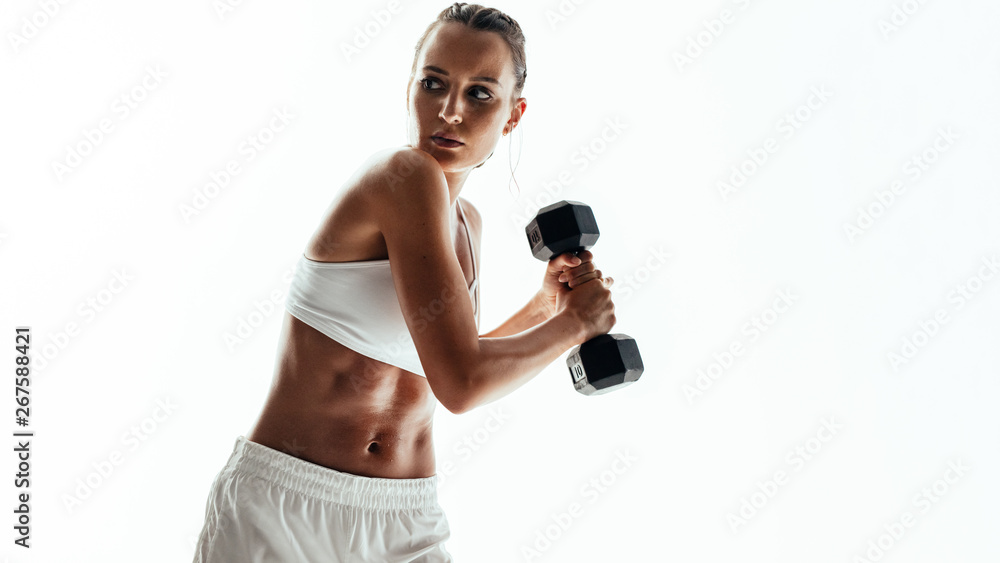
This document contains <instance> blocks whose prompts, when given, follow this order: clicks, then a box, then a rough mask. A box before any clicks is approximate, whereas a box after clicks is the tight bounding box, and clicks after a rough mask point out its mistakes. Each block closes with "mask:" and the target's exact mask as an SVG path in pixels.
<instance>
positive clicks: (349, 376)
mask: <svg viewBox="0 0 1000 563" xmlns="http://www.w3.org/2000/svg"><path fill="white" fill-rule="evenodd" d="M526 75H527V72H526V67H525V58H524V36H523V35H522V33H521V29H520V26H519V25H518V24H517V22H515V21H514V20H513V19H511V18H510V17H509V16H507V15H505V14H503V13H502V12H499V11H498V10H494V9H491V8H484V7H482V6H479V5H477V4H465V3H455V4H454V5H452V6H451V7H449V8H447V9H445V10H444V11H442V12H441V13H440V14H439V16H438V19H437V20H436V21H435V22H433V23H432V24H431V25H430V26H429V27H428V28H427V30H426V31H425V33H424V35H423V37H421V39H420V41H418V43H417V46H416V50H415V54H414V60H413V68H412V70H411V75H410V79H409V83H408V85H407V90H406V107H407V112H408V137H409V139H408V140H409V143H408V144H407V145H404V146H401V147H397V148H391V149H387V150H383V151H381V152H378V153H376V154H374V155H373V156H372V157H371V158H369V160H368V161H367V162H365V163H364V164H363V165H362V166H361V167H360V169H358V170H357V172H356V173H355V174H354V175H353V176H352V177H351V178H350V179H349V180H348V181H347V182H346V183H345V185H344V186H343V187H342V189H341V190H340V191H339V193H338V194H337V195H336V197H335V198H334V201H333V203H332V204H331V205H330V207H329V209H328V210H327V212H326V214H325V217H324V219H323V220H322V221H321V223H320V225H319V228H318V229H317V230H316V232H315V234H314V235H313V237H312V238H311V240H310V241H309V242H308V244H307V245H306V248H305V252H304V253H303V255H302V256H301V257H300V260H299V263H298V266H297V269H296V274H295V277H294V278H293V280H292V284H291V287H290V290H289V295H288V300H287V302H286V311H287V312H286V314H285V315H284V320H283V324H282V328H281V337H280V342H279V349H278V355H277V358H278V359H277V362H276V365H275V373H274V379H273V382H272V385H271V388H270V392H269V394H268V396H267V400H266V402H265V404H264V406H263V409H262V411H261V413H260V417H259V418H258V420H257V422H256V424H255V425H254V426H253V428H252V430H251V431H250V432H249V434H248V435H247V436H246V437H243V436H240V437H239V438H237V440H236V445H235V447H234V448H233V453H232V455H231V457H230V459H229V461H228V463H227V465H226V466H225V468H223V470H222V471H221V472H220V473H219V475H218V477H216V479H215V481H214V483H213V484H212V489H211V492H210V494H209V499H208V503H207V507H206V515H205V525H204V528H203V529H202V532H201V535H200V537H199V542H198V548H197V553H196V557H195V561H205V562H208V561H211V562H230V561H232V562H236V561H239V562H241V563H248V562H257V561H261V562H263V561H285V562H290V561H380V562H387V561H393V562H397V561H398V562H402V561H425V562H431V561H451V560H452V559H451V556H450V555H449V554H448V552H447V551H446V550H445V547H444V542H445V540H447V539H448V537H449V533H450V532H449V528H448V522H447V519H446V517H445V515H444V512H443V511H442V509H441V507H440V505H439V504H438V500H437V488H436V478H435V467H434V447H433V443H432V441H431V421H432V418H433V415H434V408H435V406H436V404H437V403H438V402H440V403H441V404H442V405H443V406H444V407H445V408H446V409H448V410H449V411H451V412H453V413H456V414H457V413H464V412H467V411H469V410H471V409H474V408H476V407H478V406H480V405H483V404H485V403H488V402H491V401H494V400H496V399H498V398H500V397H503V396H504V395H507V394H508V393H510V392H511V391H513V390H514V389H516V388H518V387H519V386H521V385H523V384H524V383H526V382H527V381H528V380H530V379H531V378H532V377H534V376H535V375H537V374H538V373H539V372H541V370H542V369H543V368H545V367H546V366H548V365H549V364H550V363H552V362H553V361H554V360H556V359H558V358H559V357H560V356H561V355H562V354H563V353H564V352H566V351H567V350H568V349H569V348H571V347H573V346H575V345H577V344H579V343H581V342H583V341H585V340H588V339H590V338H592V337H594V336H597V335H599V334H604V333H606V332H609V331H610V330H611V328H612V326H613V325H614V324H615V316H614V305H613V304H612V302H611V298H610V290H609V289H608V288H609V287H610V286H611V284H612V283H613V280H612V279H611V278H602V276H601V271H600V270H597V269H596V268H595V266H594V263H593V261H592V258H593V255H592V254H591V253H590V252H582V253H580V255H579V257H578V258H574V257H573V256H572V255H570V254H563V255H560V256H558V257H556V258H554V259H553V260H552V261H550V262H549V264H548V266H547V268H546V272H545V275H544V277H543V281H542V286H541V288H540V289H539V291H538V292H537V293H536V294H535V295H534V297H533V298H532V299H531V300H530V301H529V302H528V303H527V304H526V305H525V306H524V307H522V308H521V309H520V310H519V311H517V312H516V313H514V315H513V316H511V317H510V318H509V319H508V320H507V321H506V322H504V323H503V324H501V325H500V326H499V327H497V328H496V329H494V330H492V331H490V332H487V333H485V334H479V332H478V328H479V287H478V286H479V284H478V282H479V272H480V264H481V262H480V259H479V240H480V234H481V226H482V223H481V219H480V215H479V212H478V211H476V209H475V208H474V207H473V206H472V205H471V204H470V203H469V202H468V201H466V200H464V199H463V198H460V197H459V194H460V193H461V191H462V186H463V185H464V184H465V181H466V180H467V179H468V177H469V174H470V173H471V172H472V170H473V169H475V168H478V167H479V166H482V164H484V163H485V162H486V160H487V159H488V158H489V157H490V156H492V152H493V149H494V147H495V146H496V144H497V142H498V141H499V139H500V138H501V137H502V136H505V135H508V134H510V132H511V131H512V130H513V129H514V128H515V127H517V125H518V122H519V121H520V119H521V117H522V116H523V115H524V112H525V109H526V107H527V105H526V101H525V98H522V97H520V94H521V90H522V88H523V86H524V80H525V77H526ZM515 285H518V284H517V282H516V281H515V280H510V282H509V286H510V287H514V286H515ZM500 289H501V290H502V289H503V287H502V286H501V288H500ZM567 392H569V387H568V386H567Z"/></svg>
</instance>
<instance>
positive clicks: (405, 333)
mask: <svg viewBox="0 0 1000 563" xmlns="http://www.w3.org/2000/svg"><path fill="white" fill-rule="evenodd" d="M464 294H465V295H466V296H468V297H466V299H471V296H469V291H468V289H467V288H466V289H465V290H464ZM457 298H458V293H456V292H455V291H453V290H452V289H451V287H450V286H448V285H445V286H444V287H443V288H442V289H441V292H440V293H439V294H438V296H437V297H435V298H434V299H432V300H431V301H430V302H429V303H428V304H427V305H425V306H423V307H420V308H419V309H418V310H417V313H416V314H415V315H413V316H412V317H411V318H410V324H412V325H413V330H414V331H415V332H416V333H417V334H419V333H421V332H423V331H425V330H427V327H429V326H430V323H433V322H434V321H436V320H437V319H438V317H440V316H441V314H442V313H444V311H445V307H446V306H447V305H448V304H450V303H452V302H454V301H455V299H457ZM413 348H414V343H413V337H412V335H411V334H410V329H409V327H408V326H406V327H403V328H402V329H401V330H400V331H399V332H397V333H396V337H395V338H394V339H392V340H390V341H388V342H383V343H382V344H381V346H379V347H378V348H377V350H376V351H374V352H372V353H365V355H367V356H369V357H371V358H374V359H376V360H378V361H380V362H384V363H391V362H393V361H395V360H396V359H397V358H399V357H400V355H401V354H402V353H403V350H404V349H413ZM382 371H383V370H382V368H381V367H375V366H373V365H372V364H371V363H365V365H364V368H362V369H361V370H355V371H353V372H351V377H350V383H351V388H352V389H353V390H354V392H355V393H359V394H361V393H366V392H367V391H369V390H371V389H373V388H374V387H376V386H378V385H380V384H381V382H382V381H383V374H382ZM410 371H413V370H410Z"/></svg>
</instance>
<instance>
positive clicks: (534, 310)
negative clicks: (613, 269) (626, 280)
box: [479, 250, 594, 338]
mask: <svg viewBox="0 0 1000 563" xmlns="http://www.w3.org/2000/svg"><path fill="white" fill-rule="evenodd" d="M593 258H594V255H593V254H592V253H591V252H590V251H589V250H584V251H583V252H580V253H579V254H578V255H577V256H573V255H572V254H569V253H564V254H560V255H559V256H557V257H555V258H553V259H552V260H550V261H549V263H548V264H547V265H546V266H545V278H544V279H543V280H542V288H541V289H539V290H538V291H537V292H536V293H535V295H533V296H532V297H531V300H529V301H528V303H527V304H525V306H524V307H521V309H520V310H518V312H516V313H514V314H513V315H512V316H511V317H510V318H509V319H507V320H506V321H504V322H503V324H501V325H500V326H498V327H497V328H495V329H493V330H491V331H490V332H487V333H486V334H480V335H479V337H480V338H496V337H500V336H511V335H513V334H517V333H519V332H524V331H526V330H528V329H530V328H534V327H535V326H537V325H538V324H540V323H543V322H545V321H547V320H549V319H550V318H552V315H554V314H555V308H556V293H557V292H558V291H559V290H560V289H562V288H566V287H568V288H569V289H572V288H573V287H574V286H575V285H576V280H575V278H576V277H579V276H582V275H584V274H587V273H589V272H593V271H594V265H593V262H592V260H593Z"/></svg>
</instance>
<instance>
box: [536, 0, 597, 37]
mask: <svg viewBox="0 0 1000 563" xmlns="http://www.w3.org/2000/svg"><path fill="white" fill-rule="evenodd" d="M586 1H587V0H559V3H558V4H555V6H554V9H553V8H552V7H550V8H548V9H546V10H545V21H547V22H549V27H550V28H551V29H552V31H555V30H556V27H557V26H559V25H560V24H563V23H566V20H568V19H569V17H570V16H572V15H573V14H575V13H576V9H577V7H579V6H581V5H583V4H584V2H586Z"/></svg>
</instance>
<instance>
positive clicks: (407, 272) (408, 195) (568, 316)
mask: <svg viewBox="0 0 1000 563" xmlns="http://www.w3.org/2000/svg"><path fill="white" fill-rule="evenodd" d="M400 170H406V174H405V176H404V175H402V174H400V173H399V171H400ZM371 178H372V179H373V181H372V185H371V188H372V192H373V193H374V194H376V196H375V197H376V200H377V203H378V205H377V206H376V209H377V210H378V211H377V214H378V222H379V228H380V230H381V232H382V235H383V237H384V238H385V243H386V247H387V249H388V253H389V263H390V265H391V266H390V268H391V270H392V276H393V283H394V286H395V289H396V294H397V296H398V298H399V304H400V308H401V310H402V313H403V318H404V319H405V320H406V325H407V328H408V329H409V332H410V335H411V337H412V338H413V342H414V345H415V346H416V349H417V355H418V356H419V357H420V362H421V364H422V365H423V367H424V373H425V374H426V376H427V382H428V383H429V384H430V386H431V390H432V391H433V392H434V394H435V396H436V397H437V398H438V400H439V401H440V402H441V404H442V405H444V406H445V408H447V409H448V410H449V411H451V412H453V413H461V412H465V411H468V410H470V409H473V408H475V407H477V406H479V405H482V404H485V403H488V402H491V401H493V400H496V399H498V398H500V397H502V396H504V395H506V394H508V393H510V392H511V391H513V390H514V389H516V388H518V387H520V386H521V385H523V384H524V383H526V382H527V381H529V380H530V379H531V378H532V377H534V376H535V375H537V374H538V373H539V372H541V371H542V369H544V368H545V367H546V366H547V365H549V364H550V363H552V362H553V361H555V360H557V359H558V358H559V357H560V356H561V355H562V354H563V353H564V352H565V351H566V350H568V349H570V348H572V347H573V346H575V345H577V344H579V343H580V342H583V341H584V340H585V339H586V338H585V336H586V335H587V333H588V331H591V332H592V327H588V326H587V325H588V323H585V322H583V321H582V320H581V319H582V318H583V317H581V316H579V314H578V313H577V312H576V311H575V310H572V309H570V308H566V309H564V310H563V311H561V312H560V313H557V314H556V315H554V316H553V317H551V318H549V319H548V320H546V321H543V322H542V323H540V324H538V325H537V326H535V327H533V328H531V329H529V330H526V331H524V332H521V333H518V334H515V335H511V336H503V337H498V338H480V337H479V335H478V332H477V330H476V321H475V317H474V313H473V309H472V301H471V299H469V291H468V288H467V287H466V285H465V275H464V273H463V272H462V268H461V266H460V264H459V262H458V258H457V257H456V255H455V248H454V245H453V243H452V239H451V228H450V217H451V213H452V207H451V198H450V195H449V192H448V184H447V181H446V180H445V177H444V172H443V171H442V170H441V167H440V165H438V163H437V161H436V160H435V159H434V157H432V156H431V155H430V154H428V153H426V152H424V151H421V150H419V149H413V148H406V149H399V150H397V151H395V152H393V153H391V154H390V155H389V156H388V157H387V158H386V160H385V161H384V164H383V165H381V166H379V167H377V170H376V173H374V174H373V175H372V176H371ZM401 179H402V181H400V180H401ZM589 283H590V282H587V284H589ZM601 283H602V289H603V282H601ZM587 284H581V285H580V286H578V289H579V288H582V287H584V286H585V285H587ZM595 287H596V286H595ZM574 291H576V290H574ZM595 291H596V289H595ZM605 291H607V290H605ZM583 293H586V292H581V295H580V297H582V296H583ZM608 317H610V318H611V319H612V323H613V314H611V313H608V314H607V316H606V317H605V321H606V320H607V318H608Z"/></svg>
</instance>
